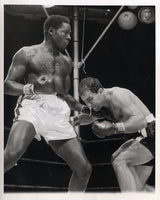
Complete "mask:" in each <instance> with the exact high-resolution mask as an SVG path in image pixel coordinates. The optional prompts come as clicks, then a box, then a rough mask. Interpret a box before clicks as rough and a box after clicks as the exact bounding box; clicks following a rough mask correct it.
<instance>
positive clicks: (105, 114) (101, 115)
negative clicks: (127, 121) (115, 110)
mask: <svg viewBox="0 0 160 200" xmlns="http://www.w3.org/2000/svg"><path fill="white" fill-rule="evenodd" d="M81 112H82V113H84V114H88V115H90V116H91V115H92V116H93V117H96V118H98V119H107V120H108V121H112V122H115V119H114V117H113V116H112V114H111V112H110V111H109V110H108V109H107V108H105V107H102V108H101V109H100V110H99V111H94V110H93V109H91V108H89V107H87V106H83V107H82V109H81Z"/></svg>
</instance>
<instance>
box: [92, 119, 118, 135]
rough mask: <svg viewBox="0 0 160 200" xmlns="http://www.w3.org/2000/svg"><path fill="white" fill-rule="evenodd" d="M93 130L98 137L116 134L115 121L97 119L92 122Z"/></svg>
mask: <svg viewBox="0 0 160 200" xmlns="http://www.w3.org/2000/svg"><path fill="white" fill-rule="evenodd" d="M92 131H93V133H94V134H95V135H96V136H97V137H100V138H104V137H105V136H110V135H114V134H115V132H116V129H115V126H114V125H113V123H111V122H109V121H103V122H98V121H96V122H94V123H93V124H92Z"/></svg>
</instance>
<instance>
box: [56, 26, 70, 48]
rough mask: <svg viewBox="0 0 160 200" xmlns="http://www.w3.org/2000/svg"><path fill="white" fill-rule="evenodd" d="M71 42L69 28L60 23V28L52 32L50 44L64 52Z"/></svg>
mask: <svg viewBox="0 0 160 200" xmlns="http://www.w3.org/2000/svg"><path fill="white" fill-rule="evenodd" d="M70 40H71V27H70V25H69V24H67V23H62V25H61V27H60V28H58V29H54V30H53V34H52V42H53V44H54V45H55V46H56V47H57V48H58V49H59V50H62V51H63V50H65V49H66V47H67V46H68V44H69V41H70Z"/></svg>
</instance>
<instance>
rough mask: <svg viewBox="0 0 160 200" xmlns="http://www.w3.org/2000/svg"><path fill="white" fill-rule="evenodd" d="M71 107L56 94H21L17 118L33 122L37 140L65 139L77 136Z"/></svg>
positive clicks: (17, 107)
mask: <svg viewBox="0 0 160 200" xmlns="http://www.w3.org/2000/svg"><path fill="white" fill-rule="evenodd" d="M69 118H70V108H69V106H68V104H67V103H66V102H65V101H64V100H62V99H60V98H59V97H57V96H56V94H49V95H46V94H38V95H32V96H27V95H25V96H21V97H19V99H18V102H17V106H16V108H15V119H14V121H17V120H25V121H28V122H30V123H32V124H33V126H34V128H35V131H36V136H35V138H36V139H37V140H41V136H43V137H44V139H45V140H46V142H47V143H48V141H50V140H64V139H70V138H74V137H76V136H77V135H76V133H75V131H74V129H73V126H72V125H71V124H70V122H69Z"/></svg>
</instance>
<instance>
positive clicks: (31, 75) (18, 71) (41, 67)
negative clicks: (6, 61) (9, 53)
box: [6, 44, 72, 95]
mask: <svg viewBox="0 0 160 200" xmlns="http://www.w3.org/2000/svg"><path fill="white" fill-rule="evenodd" d="M71 70H72V61H71V60H70V59H69V58H68V57H67V56H65V55H63V54H62V53H59V54H58V55H56V56H55V55H53V53H52V52H50V51H49V50H47V49H46V47H45V46H44V45H43V44H40V45H35V46H31V47H24V48H23V49H21V50H20V51H18V52H17V54H16V55H15V56H14V58H13V62H12V65H11V67H10V70H9V73H8V76H7V78H6V81H7V80H8V81H9V83H8V84H9V85H10V86H12V85H13V87H12V88H11V89H10V88H9V87H8V90H7V94H10V95H13V93H14V95H19V94H21V90H18V88H14V86H15V84H18V85H19V84H20V83H17V82H19V81H21V80H22V79H23V78H24V79H25V81H26V82H27V83H32V84H34V91H35V93H37V94H38V93H42V94H52V93H54V92H60V93H61V92H62V93H68V91H69V88H70V77H69V75H70V73H71ZM20 79H21V80H20ZM15 82H16V83H15ZM19 86H20V85H19ZM22 86H23V85H22Z"/></svg>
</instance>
